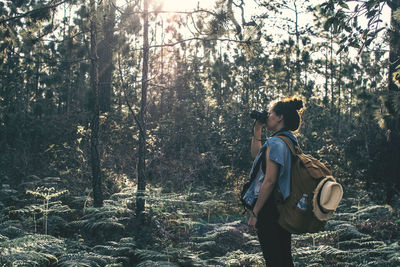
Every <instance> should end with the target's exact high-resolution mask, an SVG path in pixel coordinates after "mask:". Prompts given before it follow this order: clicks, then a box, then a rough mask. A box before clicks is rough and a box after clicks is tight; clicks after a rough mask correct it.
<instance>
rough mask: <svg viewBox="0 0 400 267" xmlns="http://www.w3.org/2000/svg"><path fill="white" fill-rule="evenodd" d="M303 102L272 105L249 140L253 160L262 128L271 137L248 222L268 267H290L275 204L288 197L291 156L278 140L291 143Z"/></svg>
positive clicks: (288, 248) (285, 235) (288, 249)
mask: <svg viewBox="0 0 400 267" xmlns="http://www.w3.org/2000/svg"><path fill="white" fill-rule="evenodd" d="M302 107H303V102H302V100H301V99H299V98H287V99H284V100H281V101H278V102H276V103H275V104H273V105H272V107H271V108H270V109H269V112H268V119H267V123H266V124H261V123H260V122H258V121H256V123H255V126H254V135H253V137H252V140H251V154H252V157H253V158H255V157H256V155H257V153H258V151H259V150H260V148H261V130H262V128H263V127H264V126H265V127H266V128H267V129H268V130H270V131H272V132H273V133H274V134H273V135H272V137H270V138H268V139H267V142H266V144H267V149H266V171H265V177H264V181H263V182H262V185H261V188H260V190H259V193H258V197H257V201H256V203H255V206H254V208H253V210H252V214H251V217H250V219H249V221H248V225H249V227H250V228H252V229H254V230H257V235H258V239H259V241H260V245H261V249H262V251H263V255H264V258H265V261H266V263H267V266H268V267H275V266H277V267H286V266H294V264H293V259H292V253H291V234H290V233H289V232H287V231H286V230H285V229H283V228H282V227H280V225H279V224H278V216H279V214H278V210H277V208H276V203H277V201H282V200H285V199H286V198H287V197H288V196H289V194H290V168H291V153H290V150H289V147H288V146H287V145H286V144H285V143H284V141H283V140H282V139H280V138H279V137H277V136H278V135H283V136H285V137H287V138H289V140H290V141H291V142H292V143H293V144H297V139H296V137H295V136H294V135H293V133H292V131H296V130H297V129H298V128H299V126H300V122H301V118H300V113H299V111H300V110H301V109H302Z"/></svg>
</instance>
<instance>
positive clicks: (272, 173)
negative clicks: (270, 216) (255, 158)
mask: <svg viewBox="0 0 400 267" xmlns="http://www.w3.org/2000/svg"><path fill="white" fill-rule="evenodd" d="M266 154H267V156H266V161H267V170H266V173H265V178H264V182H263V184H262V185H261V189H260V193H259V194H258V199H257V202H256V204H255V206H254V208H253V216H251V218H250V220H249V225H250V226H254V225H255V223H256V220H257V216H258V213H259V212H260V210H261V208H262V207H263V206H264V204H265V202H266V201H267V199H268V198H269V197H270V195H271V192H272V190H273V189H274V185H275V183H276V180H277V179H278V173H279V167H280V165H279V164H278V163H276V162H275V161H272V160H270V159H269V147H267V153H266Z"/></svg>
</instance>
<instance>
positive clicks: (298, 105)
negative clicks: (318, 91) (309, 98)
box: [289, 98, 303, 110]
mask: <svg viewBox="0 0 400 267" xmlns="http://www.w3.org/2000/svg"><path fill="white" fill-rule="evenodd" d="M289 103H290V104H291V105H292V107H294V109H295V110H299V109H301V108H303V101H302V100H301V99H299V98H293V99H291V100H290V101H289Z"/></svg>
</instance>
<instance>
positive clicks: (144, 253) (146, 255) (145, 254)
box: [136, 249, 171, 261]
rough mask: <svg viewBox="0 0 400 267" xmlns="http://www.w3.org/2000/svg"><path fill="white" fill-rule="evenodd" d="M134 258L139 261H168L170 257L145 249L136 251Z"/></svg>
mask: <svg viewBox="0 0 400 267" xmlns="http://www.w3.org/2000/svg"><path fill="white" fill-rule="evenodd" d="M136 256H137V258H138V260H139V261H147V260H150V261H168V260H169V259H170V257H171V256H168V255H165V254H163V253H161V252H157V251H153V250H145V249H137V250H136Z"/></svg>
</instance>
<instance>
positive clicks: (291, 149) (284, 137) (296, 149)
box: [277, 135, 303, 156]
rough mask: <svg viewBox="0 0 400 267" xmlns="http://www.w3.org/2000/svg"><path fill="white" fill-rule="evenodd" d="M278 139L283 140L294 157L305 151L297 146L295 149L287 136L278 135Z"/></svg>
mask: <svg viewBox="0 0 400 267" xmlns="http://www.w3.org/2000/svg"><path fill="white" fill-rule="evenodd" d="M277 137H279V138H280V139H282V140H283V142H285V143H286V145H287V146H288V147H289V149H290V152H292V154H293V156H296V155H298V154H301V153H303V151H302V150H301V148H300V147H299V146H298V145H297V146H295V147H293V144H292V142H290V141H289V139H288V138H287V137H286V136H283V135H278V136H277Z"/></svg>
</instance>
